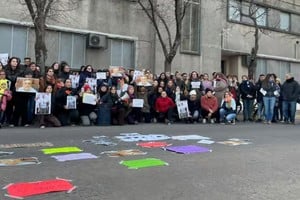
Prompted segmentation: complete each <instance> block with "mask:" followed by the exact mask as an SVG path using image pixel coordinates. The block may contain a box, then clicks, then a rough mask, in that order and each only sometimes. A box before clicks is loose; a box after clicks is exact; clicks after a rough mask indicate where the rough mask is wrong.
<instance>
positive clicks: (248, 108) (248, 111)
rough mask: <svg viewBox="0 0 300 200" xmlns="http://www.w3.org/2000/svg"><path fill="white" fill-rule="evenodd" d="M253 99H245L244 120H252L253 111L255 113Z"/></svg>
mask: <svg viewBox="0 0 300 200" xmlns="http://www.w3.org/2000/svg"><path fill="white" fill-rule="evenodd" d="M253 103H254V100H253V99H243V107H244V109H243V116H244V121H247V120H252V113H253Z"/></svg>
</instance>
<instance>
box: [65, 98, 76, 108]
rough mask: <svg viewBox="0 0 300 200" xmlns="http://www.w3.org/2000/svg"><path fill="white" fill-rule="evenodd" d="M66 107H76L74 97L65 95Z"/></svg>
mask: <svg viewBox="0 0 300 200" xmlns="http://www.w3.org/2000/svg"><path fill="white" fill-rule="evenodd" d="M67 109H76V97H75V96H67Z"/></svg>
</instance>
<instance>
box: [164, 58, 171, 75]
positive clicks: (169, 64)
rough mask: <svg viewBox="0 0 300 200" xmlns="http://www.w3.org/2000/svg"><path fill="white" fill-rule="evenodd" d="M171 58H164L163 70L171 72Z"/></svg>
mask: <svg viewBox="0 0 300 200" xmlns="http://www.w3.org/2000/svg"><path fill="white" fill-rule="evenodd" d="M171 66H172V60H171V61H170V60H169V59H167V58H166V59H165V72H171V68H172V67H171Z"/></svg>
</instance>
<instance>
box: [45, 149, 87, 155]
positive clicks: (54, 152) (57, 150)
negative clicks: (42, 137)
mask: <svg viewBox="0 0 300 200" xmlns="http://www.w3.org/2000/svg"><path fill="white" fill-rule="evenodd" d="M42 151H43V152H44V154H59V153H75V152H81V151H82V150H81V149H79V148H78V147H57V148H48V149H42Z"/></svg>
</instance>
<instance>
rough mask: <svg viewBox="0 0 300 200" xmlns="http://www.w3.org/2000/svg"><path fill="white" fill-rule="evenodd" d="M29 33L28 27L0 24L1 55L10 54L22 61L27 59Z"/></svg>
mask: <svg viewBox="0 0 300 200" xmlns="http://www.w3.org/2000/svg"><path fill="white" fill-rule="evenodd" d="M27 32H28V30H27V28H26V27H22V26H13V25H6V24H0V35H1V45H0V53H8V55H9V56H17V57H19V58H20V59H23V58H24V57H26V55H27V52H26V50H27V34H28V33H27Z"/></svg>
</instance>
